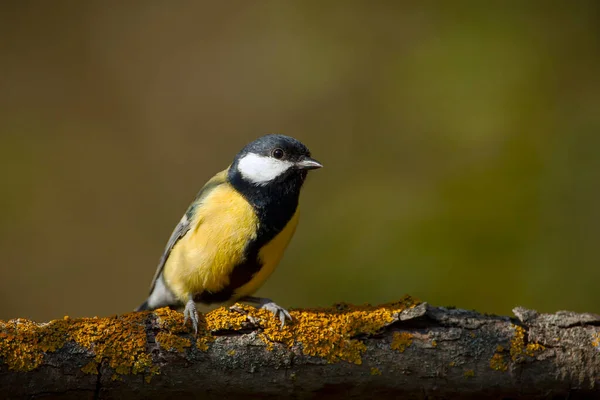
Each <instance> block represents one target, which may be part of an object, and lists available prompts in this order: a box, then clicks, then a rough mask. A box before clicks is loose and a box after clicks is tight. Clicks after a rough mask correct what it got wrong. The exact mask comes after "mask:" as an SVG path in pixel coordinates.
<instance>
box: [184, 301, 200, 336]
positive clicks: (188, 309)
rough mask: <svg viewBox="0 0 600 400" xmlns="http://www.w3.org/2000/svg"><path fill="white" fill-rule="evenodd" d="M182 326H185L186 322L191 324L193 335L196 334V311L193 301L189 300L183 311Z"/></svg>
mask: <svg viewBox="0 0 600 400" xmlns="http://www.w3.org/2000/svg"><path fill="white" fill-rule="evenodd" d="M183 316H184V318H183V324H184V325H186V324H187V322H188V320H190V321H191V322H192V327H193V328H194V334H195V335H197V334H198V311H196V303H195V302H194V300H193V299H189V300H188V302H187V303H186V305H185V309H184V310H183Z"/></svg>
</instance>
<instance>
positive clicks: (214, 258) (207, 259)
mask: <svg viewBox="0 0 600 400" xmlns="http://www.w3.org/2000/svg"><path fill="white" fill-rule="evenodd" d="M257 227H258V217H257V216H256V213H255V212H254V209H253V208H252V206H251V205H250V204H249V203H248V202H247V201H246V200H245V199H244V198H243V197H242V195H240V194H239V193H238V192H237V191H235V190H234V189H233V188H232V187H231V186H230V185H229V184H227V183H225V184H222V185H220V186H218V187H217V188H215V189H214V190H213V191H212V192H211V193H210V194H209V195H207V196H206V198H205V199H204V200H203V201H202V204H201V205H199V206H198V207H197V212H196V215H195V216H194V217H193V219H192V221H191V229H190V231H189V232H188V233H187V234H186V235H185V236H184V237H183V238H181V240H180V241H179V242H178V243H177V244H176V245H175V246H174V247H173V250H172V252H171V255H170V256H169V259H168V260H167V262H166V264H165V269H164V278H165V281H166V283H167V286H168V287H169V288H170V289H171V290H172V291H173V293H174V294H175V295H176V296H177V297H178V298H179V299H180V300H181V301H182V302H185V301H187V298H188V296H189V295H190V294H192V295H193V294H198V293H202V292H203V291H205V290H208V291H211V292H218V291H219V290H221V289H222V288H224V287H225V286H227V284H228V283H229V275H230V273H231V271H232V270H233V267H234V266H236V265H237V264H239V263H240V262H242V261H243V260H244V249H245V247H246V245H247V244H248V242H250V241H251V240H253V239H255V237H256V232H257Z"/></svg>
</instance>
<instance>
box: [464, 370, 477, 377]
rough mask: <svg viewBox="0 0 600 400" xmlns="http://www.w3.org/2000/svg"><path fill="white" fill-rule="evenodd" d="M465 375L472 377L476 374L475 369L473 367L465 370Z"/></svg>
mask: <svg viewBox="0 0 600 400" xmlns="http://www.w3.org/2000/svg"><path fill="white" fill-rule="evenodd" d="M464 375H465V378H472V377H474V376H475V371H473V370H472V369H468V370H466V371H465V373H464Z"/></svg>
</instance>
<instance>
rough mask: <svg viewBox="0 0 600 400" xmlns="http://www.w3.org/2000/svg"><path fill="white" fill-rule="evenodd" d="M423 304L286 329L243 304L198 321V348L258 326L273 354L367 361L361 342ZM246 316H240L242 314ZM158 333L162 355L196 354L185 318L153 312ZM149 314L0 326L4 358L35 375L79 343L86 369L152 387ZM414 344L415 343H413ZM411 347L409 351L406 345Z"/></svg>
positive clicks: (321, 318)
mask: <svg viewBox="0 0 600 400" xmlns="http://www.w3.org/2000/svg"><path fill="white" fill-rule="evenodd" d="M417 304H418V301H416V300H414V299H413V298H411V297H409V296H406V297H404V298H403V299H401V300H400V301H398V302H394V303H390V304H385V305H382V306H377V307H375V306H370V305H364V306H350V305H345V304H340V305H336V306H334V307H329V308H321V309H310V310H301V311H300V310H299V311H291V315H292V318H293V321H292V322H288V323H287V324H286V325H285V326H284V327H283V328H282V327H281V326H280V323H279V321H278V320H277V319H276V318H274V317H273V314H272V313H271V312H269V311H267V310H261V309H255V308H254V307H250V306H247V305H238V309H239V310H238V311H232V310H230V309H227V308H219V309H217V310H214V311H212V312H210V313H208V314H206V315H202V314H200V315H199V317H200V321H199V331H198V335H197V337H196V338H195V339H196V342H195V343H196V347H197V348H198V349H200V350H203V351H206V350H207V349H208V345H209V343H211V342H212V341H214V340H215V336H214V335H213V332H217V331H222V330H240V329H242V328H244V327H247V326H248V321H250V322H252V323H251V325H250V326H252V327H258V328H259V329H260V330H261V334H260V337H261V338H262V339H263V341H265V343H267V344H268V346H270V347H271V348H272V347H273V344H274V343H280V344H282V345H284V346H286V347H288V348H291V347H292V346H299V348H300V349H301V350H302V352H303V353H304V354H305V355H308V356H317V357H322V358H324V359H326V360H327V361H328V362H338V361H347V362H351V363H355V364H360V363H361V362H362V359H361V356H362V353H363V352H364V351H365V350H366V346H365V344H364V343H363V342H362V341H361V340H359V339H357V338H356V337H357V336H364V335H371V334H375V333H377V332H379V331H381V329H383V328H384V327H385V326H387V325H389V324H390V323H392V322H393V321H394V320H395V318H397V315H398V313H400V312H402V311H403V310H405V309H407V308H411V307H414V306H415V305H417ZM240 311H241V312H240ZM153 313H154V315H156V317H157V319H156V322H157V324H158V328H159V329H160V331H159V333H158V334H157V336H156V341H157V342H158V344H159V345H160V346H161V347H162V348H166V349H168V350H175V351H178V352H184V351H186V349H188V348H190V347H191V343H192V342H191V340H190V339H189V338H187V337H181V335H190V334H191V329H190V325H189V324H188V325H187V326H186V325H184V324H183V316H182V314H181V313H179V312H176V311H173V310H170V309H168V308H163V309H158V310H155V311H153ZM150 316H151V313H150V312H138V313H129V314H125V315H122V316H116V317H106V318H80V319H69V318H68V317H65V318H63V319H60V320H55V321H51V322H49V323H46V324H36V323H33V322H31V321H27V320H22V319H17V320H11V321H8V322H4V321H0V359H1V360H2V362H3V363H5V364H7V365H8V367H9V368H10V369H11V370H19V371H30V370H33V369H35V368H37V367H38V366H39V365H40V364H41V363H42V361H43V358H44V355H45V354H46V353H49V352H54V351H56V350H58V349H60V348H61V347H63V346H64V344H65V343H67V342H74V343H77V344H78V345H80V346H81V347H83V348H84V349H85V350H87V351H89V352H90V353H91V356H92V357H93V358H92V360H91V361H90V362H89V363H88V364H86V365H85V366H84V367H83V368H82V370H83V371H84V372H85V373H88V374H94V373H98V368H99V366H100V364H101V363H102V364H106V365H107V366H108V367H110V368H112V369H113V371H114V373H115V374H116V378H118V376H119V375H127V374H139V373H145V374H146V377H145V378H146V380H147V381H149V380H150V378H151V377H152V375H156V374H158V373H159V372H160V371H159V369H158V367H157V366H155V365H153V363H152V356H151V354H150V353H149V352H148V349H147V338H146V319H147V318H149V317H150ZM408 345H410V343H408ZM405 347H406V346H405Z"/></svg>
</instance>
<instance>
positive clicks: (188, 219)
mask: <svg viewBox="0 0 600 400" xmlns="http://www.w3.org/2000/svg"><path fill="white" fill-rule="evenodd" d="M228 171H229V168H227V169H226V170H224V171H221V172H219V173H218V174H216V175H215V176H213V177H212V178H211V179H210V180H209V181H208V182H206V185H204V187H202V189H200V191H199V192H198V194H197V195H196V198H195V199H194V201H192V204H191V205H190V206H189V208H188V209H187V211H186V212H185V214H184V215H183V217H182V218H181V221H179V223H178V224H177V226H176V227H175V230H173V233H172V234H171V237H170V238H169V241H168V242H167V246H166V247H165V251H164V252H163V254H162V256H161V258H160V261H159V263H158V268H157V269H156V273H155V274H154V278H153V279H152V285H151V286H150V293H151V294H152V291H153V290H154V286H155V285H156V280H157V279H158V277H159V276H160V274H161V273H162V271H163V268H164V267H165V264H166V262H167V260H168V258H169V255H170V254H171V251H172V250H173V247H175V244H177V242H178V241H179V240H180V239H181V238H183V237H184V236H185V235H186V233H187V232H188V231H189V230H190V227H191V223H192V220H193V219H194V216H195V215H196V208H197V207H198V206H199V205H200V204H201V203H202V200H203V199H204V198H206V196H207V195H208V194H209V193H210V192H212V191H213V190H214V189H215V188H216V187H217V186H219V185H222V184H224V183H225V182H226V181H227V172H228Z"/></svg>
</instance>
